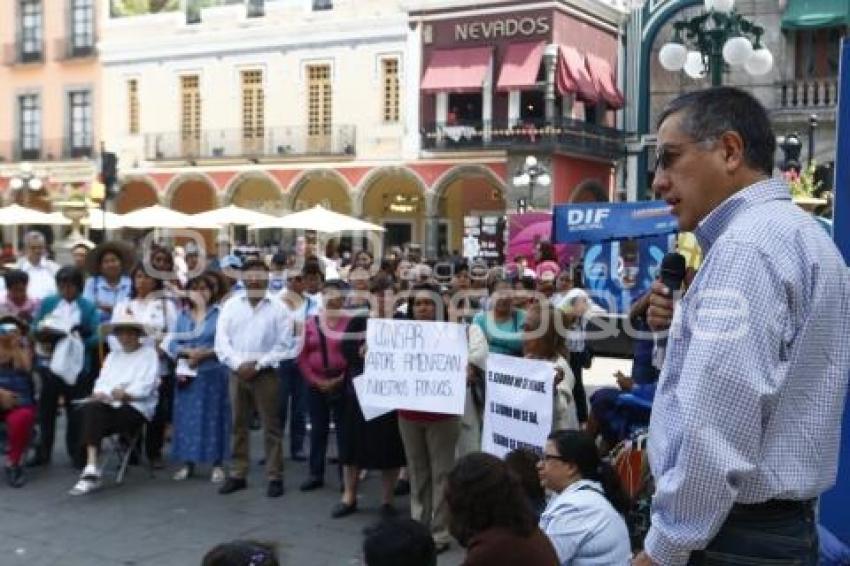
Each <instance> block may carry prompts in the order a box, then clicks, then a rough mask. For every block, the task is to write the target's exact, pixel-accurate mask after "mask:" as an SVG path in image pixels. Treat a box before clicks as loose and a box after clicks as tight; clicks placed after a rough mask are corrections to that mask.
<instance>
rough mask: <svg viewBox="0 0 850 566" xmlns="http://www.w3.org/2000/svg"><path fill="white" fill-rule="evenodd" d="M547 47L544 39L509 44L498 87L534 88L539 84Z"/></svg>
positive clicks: (504, 88) (502, 89)
mask: <svg viewBox="0 0 850 566" xmlns="http://www.w3.org/2000/svg"><path fill="white" fill-rule="evenodd" d="M545 48H546V45H545V43H543V42H542V41H540V42H530V43H512V44H511V45H509V46H508V50H507V52H506V53H505V59H504V61H502V71H501V72H500V73H499V84H498V85H497V86H496V89H497V90H499V91H506V90H526V89H530V88H533V87H534V86H535V85H536V84H537V75H538V73H539V72H540V62H541V61H542V60H543V50H544V49H545Z"/></svg>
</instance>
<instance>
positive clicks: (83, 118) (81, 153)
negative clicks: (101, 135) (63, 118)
mask: <svg viewBox="0 0 850 566" xmlns="http://www.w3.org/2000/svg"><path fill="white" fill-rule="evenodd" d="M68 107H69V109H70V118H71V119H70V125H71V130H70V132H69V133H70V136H69V138H70V139H69V142H70V144H69V147H68V149H69V151H70V157H88V156H90V155H91V152H92V148H93V147H94V140H93V127H92V103H91V92H89V91H87V90H78V91H72V92H69V93H68Z"/></svg>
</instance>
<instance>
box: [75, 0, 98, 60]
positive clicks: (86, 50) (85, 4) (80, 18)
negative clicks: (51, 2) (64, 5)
mask: <svg viewBox="0 0 850 566" xmlns="http://www.w3.org/2000/svg"><path fill="white" fill-rule="evenodd" d="M93 48H94V2H93V1H92V0H73V3H72V4H71V55H72V56H83V55H89V54H90V53H91V50H92V49H93Z"/></svg>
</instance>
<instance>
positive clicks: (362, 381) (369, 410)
mask: <svg viewBox="0 0 850 566" xmlns="http://www.w3.org/2000/svg"><path fill="white" fill-rule="evenodd" d="M351 383H352V384H354V392H355V393H356V394H357V402H358V403H360V411H361V412H362V413H363V418H364V419H365V420H366V422H369V421H371V420H372V419H377V418H378V417H380V416H381V415H386V414H387V413H389V412H391V411H392V409H387V408H384V407H370V406H369V405H365V404H364V403H363V397H364V396H365V394H366V378H365V377H364V376H362V375H358V376H357V377H355V378H354V379H352V380H351Z"/></svg>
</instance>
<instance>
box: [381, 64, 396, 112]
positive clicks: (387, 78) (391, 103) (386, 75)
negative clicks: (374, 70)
mask: <svg viewBox="0 0 850 566" xmlns="http://www.w3.org/2000/svg"><path fill="white" fill-rule="evenodd" d="M381 71H382V73H381V76H382V80H381V82H382V84H383V87H384V122H386V123H389V124H395V123H397V122H398V121H399V117H400V108H399V105H400V96H399V92H400V86H399V79H398V59H384V60H383V61H381Z"/></svg>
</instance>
